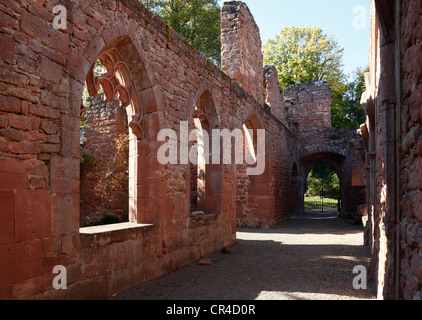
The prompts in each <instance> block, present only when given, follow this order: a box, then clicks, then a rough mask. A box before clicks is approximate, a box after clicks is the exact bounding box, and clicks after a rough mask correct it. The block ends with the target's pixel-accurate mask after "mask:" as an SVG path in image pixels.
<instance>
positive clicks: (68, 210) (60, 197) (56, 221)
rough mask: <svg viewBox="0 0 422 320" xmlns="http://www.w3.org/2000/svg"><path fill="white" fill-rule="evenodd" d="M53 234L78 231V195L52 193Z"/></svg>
mask: <svg viewBox="0 0 422 320" xmlns="http://www.w3.org/2000/svg"><path fill="white" fill-rule="evenodd" d="M52 223H53V235H66V234H72V233H78V232H79V195H77V194H73V195H72V194H56V195H53V219H52Z"/></svg>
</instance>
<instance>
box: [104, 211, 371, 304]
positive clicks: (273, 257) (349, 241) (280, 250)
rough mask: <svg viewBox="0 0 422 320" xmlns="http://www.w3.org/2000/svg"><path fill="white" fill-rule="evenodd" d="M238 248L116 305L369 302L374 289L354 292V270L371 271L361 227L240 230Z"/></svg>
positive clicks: (300, 222) (311, 220) (305, 219)
mask: <svg viewBox="0 0 422 320" xmlns="http://www.w3.org/2000/svg"><path fill="white" fill-rule="evenodd" d="M237 236H238V243H237V244H236V245H235V246H233V247H231V248H229V250H230V253H229V254H223V253H221V252H218V253H215V254H213V255H211V256H209V257H210V258H211V259H212V265H210V266H199V265H198V263H194V264H191V265H189V266H187V267H185V268H183V269H181V270H178V271H175V272H172V273H170V274H168V275H166V276H164V277H161V278H159V279H156V280H153V281H150V282H147V283H144V284H141V285H138V286H136V287H134V288H131V289H129V290H126V291H124V292H121V293H119V294H117V295H115V296H114V297H111V298H110V299H115V300H361V299H364V300H369V299H375V293H374V288H373V284H371V283H370V284H368V289H367V290H354V289H353V279H354V277H356V275H355V274H353V268H354V267H355V266H358V265H364V266H367V265H368V263H369V258H370V249H369V248H366V247H364V246H363V245H362V244H363V235H362V227H361V226H354V225H351V224H348V223H347V222H346V221H345V220H343V219H339V218H336V217H333V216H327V215H318V214H313V215H310V214H308V215H306V216H298V217H294V218H293V219H291V220H290V221H288V222H285V223H282V224H280V225H278V226H275V227H273V228H271V229H268V230H249V229H239V230H238V234H237Z"/></svg>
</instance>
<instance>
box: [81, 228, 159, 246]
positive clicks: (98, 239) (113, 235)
mask: <svg viewBox="0 0 422 320" xmlns="http://www.w3.org/2000/svg"><path fill="white" fill-rule="evenodd" d="M154 227H155V225H154V224H137V223H130V222H128V223H117V224H110V225H105V226H95V227H86V228H80V229H79V235H80V237H81V249H86V248H93V247H102V246H105V245H109V244H112V243H119V242H124V241H128V240H130V239H134V238H138V237H142V236H143V235H145V234H148V233H150V232H151V231H152V230H153V228H154Z"/></svg>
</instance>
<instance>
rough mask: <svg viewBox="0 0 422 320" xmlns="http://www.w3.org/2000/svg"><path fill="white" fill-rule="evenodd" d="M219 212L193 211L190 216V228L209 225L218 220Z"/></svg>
mask: <svg viewBox="0 0 422 320" xmlns="http://www.w3.org/2000/svg"><path fill="white" fill-rule="evenodd" d="M219 216H220V215H219V214H217V213H204V212H193V213H192V214H191V216H190V218H189V228H196V227H201V226H208V225H211V224H214V223H216V222H217V220H218V217H219Z"/></svg>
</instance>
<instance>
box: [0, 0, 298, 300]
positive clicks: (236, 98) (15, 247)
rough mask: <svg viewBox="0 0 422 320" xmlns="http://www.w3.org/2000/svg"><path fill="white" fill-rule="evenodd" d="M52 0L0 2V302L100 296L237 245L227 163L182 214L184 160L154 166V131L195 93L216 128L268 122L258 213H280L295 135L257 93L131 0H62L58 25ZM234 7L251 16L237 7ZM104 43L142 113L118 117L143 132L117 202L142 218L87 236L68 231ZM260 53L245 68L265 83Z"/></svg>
mask: <svg viewBox="0 0 422 320" xmlns="http://www.w3.org/2000/svg"><path fill="white" fill-rule="evenodd" d="M55 5H56V2H55V1H50V0H45V1H43V0H41V1H36V2H28V1H24V0H21V1H9V0H5V1H2V2H1V3H0V8H1V10H0V11H1V13H0V15H1V19H0V41H1V49H0V57H1V62H0V74H1V80H0V90H1V91H0V151H1V154H0V199H1V202H2V206H1V207H0V212H1V214H0V219H1V221H0V257H1V259H0V260H1V261H2V263H1V264H0V274H1V275H0V297H1V298H5V299H18V298H80V299H83V298H104V297H106V296H108V295H110V294H113V293H115V292H116V291H119V290H123V289H125V288H128V287H130V286H132V285H135V284H137V283H140V282H143V281H147V280H151V279H153V278H156V277H158V276H160V275H163V274H165V273H168V272H170V271H172V270H175V269H177V268H179V267H182V266H184V265H186V264H188V263H191V262H193V261H195V260H196V259H198V258H199V257H201V256H205V255H207V254H209V253H211V252H214V251H216V250H218V249H220V248H222V247H224V246H229V245H231V244H233V243H234V242H235V238H236V236H235V232H236V223H237V222H236V188H237V179H236V166H235V165H228V166H224V167H223V168H222V171H221V181H222V186H221V213H220V214H219V215H214V216H210V217H198V218H192V217H190V210H189V195H188V190H189V169H188V167H187V166H185V165H167V166H162V165H160V164H159V163H158V162H157V150H158V147H159V145H160V143H159V142H157V139H156V137H157V134H158V131H159V130H160V129H162V128H171V129H175V130H176V131H178V130H179V123H180V121H189V119H190V116H191V115H192V113H193V108H194V107H195V105H196V104H197V103H198V102H199V98H200V97H201V96H202V95H203V93H204V92H209V93H210V94H211V95H212V99H213V102H214V105H215V108H216V110H217V112H218V115H219V118H218V119H219V121H220V126H221V128H228V129H229V130H233V129H235V128H241V127H242V124H243V122H244V121H246V120H247V119H248V118H249V117H250V116H252V115H255V116H256V117H257V118H258V119H259V121H260V123H261V126H262V127H263V128H265V129H266V130H267V149H268V170H269V171H270V172H269V177H270V197H269V199H268V200H266V202H265V203H264V204H263V205H265V208H268V210H267V211H266V214H267V215H268V216H266V217H265V219H266V221H268V224H272V223H275V222H277V221H280V220H284V219H286V218H287V217H288V216H289V212H288V211H287V209H286V208H288V200H287V199H288V184H287V183H286V181H287V182H288V181H289V179H290V177H289V175H290V168H291V167H292V156H291V153H292V152H293V153H294V152H295V151H294V150H295V149H294V138H293V136H292V134H291V132H290V130H289V129H288V127H287V126H286V125H284V124H283V123H282V122H281V121H279V120H277V118H275V117H274V115H273V114H272V113H271V110H270V109H269V108H268V107H265V106H263V104H262V102H263V99H264V94H263V91H261V95H260V91H259V90H261V89H259V90H258V91H254V90H253V89H251V87H247V88H246V89H250V90H251V91H252V92H250V93H251V94H249V93H247V92H246V91H245V90H244V89H242V87H241V86H240V85H239V84H238V83H236V82H234V81H233V80H231V79H230V78H229V77H228V76H227V75H226V74H225V73H224V72H221V70H219V69H218V68H217V67H215V66H213V65H212V64H211V63H210V62H209V61H207V59H206V58H205V57H204V56H203V55H201V54H200V53H198V52H197V51H196V50H195V49H194V48H192V47H191V46H190V45H188V44H187V43H185V41H184V40H183V39H181V37H180V36H179V35H177V34H176V33H175V32H174V31H173V30H172V29H171V28H169V27H167V26H166V25H165V24H164V23H163V22H162V21H161V20H160V19H158V18H156V17H154V16H153V15H152V14H151V13H150V12H148V11H147V10H145V8H144V7H143V6H142V5H141V4H140V3H138V2H133V1H129V0H122V1H114V0H108V1H101V2H92V1H90V0H85V1H73V0H71V1H67V2H66V8H67V11H68V21H67V24H68V26H67V29H66V30H56V29H54V28H53V27H52V21H53V18H54V14H53V7H54V6H55ZM239 10H240V11H241V12H240V16H241V17H244V18H246V19H249V20H250V21H252V20H251V19H252V18H251V17H249V18H248V15H249V14H250V13H249V10H247V11H246V9H245V7H244V6H243V5H242V6H240V7H239ZM242 19H243V18H242ZM252 28H254V27H252ZM251 34H255V32H251ZM233 37H235V35H233ZM248 45H250V43H248ZM256 46H257V48H258V47H259V44H256ZM112 47H113V48H116V49H117V50H119V52H120V53H121V55H122V56H123V59H124V60H125V62H126V63H127V64H128V68H129V70H130V71H131V72H132V74H131V76H132V80H133V82H134V84H135V86H136V88H137V90H135V91H136V99H137V101H139V102H140V104H139V105H141V106H142V107H141V108H139V106H138V107H137V108H138V109H135V110H134V111H133V112H142V120H143V121H142V122H141V121H140V119H139V118H134V116H138V114H131V115H130V116H129V120H131V124H133V125H134V128H136V127H138V128H139V129H137V134H140V133H141V132H143V134H144V136H143V138H140V139H139V140H136V139H134V138H133V137H134V132H131V148H136V149H137V150H138V154H132V155H131V160H130V161H131V162H130V163H132V164H133V165H135V166H136V167H137V168H138V169H139V172H137V173H136V174H137V176H135V177H132V180H133V178H135V179H137V180H136V181H135V183H136V185H135V186H136V190H135V191H132V194H135V197H134V198H131V199H130V202H129V204H130V207H131V208H132V209H133V211H132V213H131V216H130V219H131V221H135V222H137V223H144V224H147V225H145V226H143V227H139V226H138V227H136V228H134V229H133V228H130V229H125V230H120V231H110V232H103V233H99V234H95V235H92V234H89V233H81V231H80V229H79V226H80V112H81V97H82V91H83V88H84V82H85V78H86V76H87V74H88V71H89V69H90V66H91V65H92V64H93V63H94V61H95V59H96V57H97V56H98V55H99V54H100V53H101V52H102V51H103V50H104V49H108V48H112ZM241 48H243V50H246V48H245V46H243V47H241ZM232 49H234V48H232ZM225 52H226V55H227V56H230V55H231V52H230V51H227V50H226V51H225ZM223 58H224V57H223ZM223 61H224V59H223ZM259 63H261V69H260V70H259V72H258V71H256V72H255V73H254V72H252V73H248V75H252V76H256V78H257V79H259V81H258V80H257V79H253V81H252V82H253V83H261V86H262V87H263V81H262V79H263V72H262V61H261V62H259ZM259 63H258V62H257V63H256V65H258V64H259ZM242 65H247V63H246V62H245V64H242ZM134 71H137V72H134ZM242 81H243V80H242ZM253 96H256V97H257V99H258V101H256V100H255V99H254V98H253ZM135 107H136V106H135ZM139 115H140V114H139ZM142 126H143V127H142ZM141 127H142V128H141ZM131 128H132V126H131ZM141 129H142V130H141ZM135 142H136V143H135ZM286 150H289V153H286V152H285V151H286ZM293 158H294V156H293ZM138 169H137V170H138ZM133 183H134V182H133V181H132V184H133ZM56 265H64V266H66V268H67V274H68V290H66V291H65V292H63V291H56V290H54V289H53V288H52V279H53V277H54V276H55V275H54V274H53V273H52V270H53V268H54V266H56Z"/></svg>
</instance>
